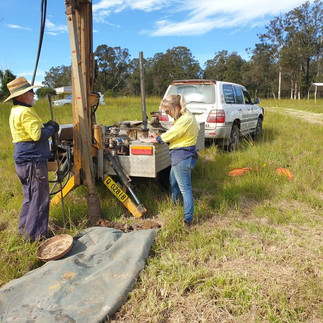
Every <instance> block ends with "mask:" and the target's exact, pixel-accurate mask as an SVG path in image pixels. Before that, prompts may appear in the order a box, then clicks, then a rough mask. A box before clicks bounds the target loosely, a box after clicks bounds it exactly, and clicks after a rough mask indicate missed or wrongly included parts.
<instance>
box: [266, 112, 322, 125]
mask: <svg viewBox="0 0 323 323" xmlns="http://www.w3.org/2000/svg"><path fill="white" fill-rule="evenodd" d="M266 110H268V111H274V112H279V113H282V114H288V115H290V116H291V117H294V118H296V119H300V120H303V121H306V122H309V123H314V124H319V125H323V114H322V113H313V112H308V111H303V110H294V109H289V108H266Z"/></svg>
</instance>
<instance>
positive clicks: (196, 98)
mask: <svg viewBox="0 0 323 323" xmlns="http://www.w3.org/2000/svg"><path fill="white" fill-rule="evenodd" d="M169 94H176V95H178V94H182V95H183V96H184V98H185V101H186V103H190V102H198V103H205V104H212V103H213V104H214V102H215V92H214V85H212V84H174V85H171V87H170V88H169V90H168V93H167V95H169Z"/></svg>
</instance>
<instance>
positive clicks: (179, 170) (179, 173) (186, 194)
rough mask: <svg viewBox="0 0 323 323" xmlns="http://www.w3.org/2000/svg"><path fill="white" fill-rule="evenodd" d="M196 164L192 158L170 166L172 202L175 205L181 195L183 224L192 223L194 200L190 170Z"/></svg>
mask: <svg viewBox="0 0 323 323" xmlns="http://www.w3.org/2000/svg"><path fill="white" fill-rule="evenodd" d="M196 162H197V159H196V158H193V157H190V158H187V159H184V160H182V161H181V162H179V163H178V164H176V165H175V166H172V168H171V171H170V175H169V182H170V188H171V192H172V200H173V202H174V203H175V204H177V203H178V201H179V197H180V193H182V196H183V204H184V221H185V222H192V220H193V214H194V200H193V193H192V183H191V170H192V169H193V168H194V167H195V165H196Z"/></svg>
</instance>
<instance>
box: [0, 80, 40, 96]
mask: <svg viewBox="0 0 323 323" xmlns="http://www.w3.org/2000/svg"><path fill="white" fill-rule="evenodd" d="M7 87H8V90H9V92H10V96H9V97H7V98H6V99H5V100H4V101H3V102H6V101H8V100H10V99H13V98H15V97H17V96H19V95H21V94H24V93H26V92H28V91H29V90H31V89H33V88H35V87H41V86H40V85H31V84H30V83H29V82H28V81H27V80H26V79H25V78H24V77H23V76H20V77H18V78H16V79H15V80H13V81H11V82H9V83H8V84H7Z"/></svg>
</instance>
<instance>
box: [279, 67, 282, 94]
mask: <svg viewBox="0 0 323 323" xmlns="http://www.w3.org/2000/svg"><path fill="white" fill-rule="evenodd" d="M281 85H282V68H281V66H279V75H278V100H280V93H281Z"/></svg>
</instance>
